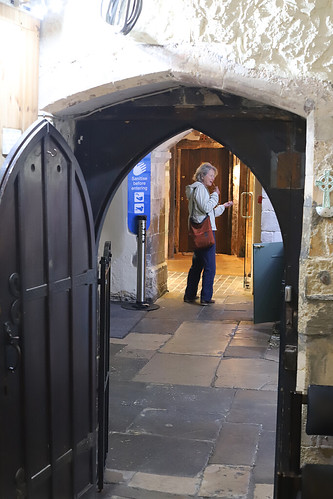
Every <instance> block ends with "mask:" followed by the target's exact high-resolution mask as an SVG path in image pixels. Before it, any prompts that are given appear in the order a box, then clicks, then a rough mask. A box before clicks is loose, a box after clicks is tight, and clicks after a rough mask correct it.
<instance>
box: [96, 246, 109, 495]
mask: <svg viewBox="0 0 333 499" xmlns="http://www.w3.org/2000/svg"><path fill="white" fill-rule="evenodd" d="M99 264H100V277H99V281H98V283H99V289H100V293H99V302H100V304H99V343H98V451H97V487H98V490H99V491H101V490H102V489H103V482H104V468H105V463H106V456H107V453H108V433H109V432H108V421H109V364H110V284H111V242H110V241H106V242H105V244H104V253H103V256H102V257H101V259H100V262H99Z"/></svg>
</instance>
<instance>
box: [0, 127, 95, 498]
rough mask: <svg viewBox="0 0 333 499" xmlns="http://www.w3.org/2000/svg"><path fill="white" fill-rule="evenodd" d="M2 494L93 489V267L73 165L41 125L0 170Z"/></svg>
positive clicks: (56, 137)
mask: <svg viewBox="0 0 333 499" xmlns="http://www.w3.org/2000/svg"><path fill="white" fill-rule="evenodd" d="M0 219H1V224H0V241H1V244H0V318H1V329H2V331H1V335H0V338H1V340H0V379H1V390H0V402H1V412H0V418H1V422H0V449H1V450H0V452H1V454H0V466H1V468H0V497H1V498H2V499H12V498H13V499H14V498H17V497H20V498H21V497H22V498H23V497H25V498H33V499H36V498H40V499H48V498H61V499H66V498H68V499H70V498H77V497H90V496H92V495H93V494H94V493H95V484H96V416H95V413H96V344H95V339H96V284H97V274H96V264H95V258H96V254H95V239H94V233H93V222H92V216H91V209H90V202H89V197H88V194H87V191H86V187H85V182H84V179H83V177H82V174H81V171H80V168H79V165H78V163H77V161H76V160H75V157H74V155H73V154H72V152H71V151H70V149H69V147H68V146H67V144H66V143H65V141H64V140H63V138H62V137H61V135H60V134H59V133H58V132H57V131H56V130H55V128H54V127H53V126H52V125H51V124H49V123H48V122H47V121H45V120H44V121H42V122H40V123H37V124H36V125H34V126H33V127H32V128H31V129H30V130H28V131H27V132H26V134H25V135H24V136H23V138H22V140H21V142H20V144H19V145H18V147H17V149H16V150H15V152H13V153H11V154H10V156H9V157H8V158H7V160H6V162H5V164H4V166H3V167H2V169H1V171H0Z"/></svg>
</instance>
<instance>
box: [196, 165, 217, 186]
mask: <svg viewBox="0 0 333 499" xmlns="http://www.w3.org/2000/svg"><path fill="white" fill-rule="evenodd" d="M209 170H214V173H215V177H216V175H217V169H216V168H215V166H213V165H211V164H210V163H201V165H200V166H199V167H198V168H197V169H196V171H195V174H194V175H193V180H194V181H196V180H197V181H198V182H202V181H203V178H204V177H205V176H206V175H207V173H208V172H209Z"/></svg>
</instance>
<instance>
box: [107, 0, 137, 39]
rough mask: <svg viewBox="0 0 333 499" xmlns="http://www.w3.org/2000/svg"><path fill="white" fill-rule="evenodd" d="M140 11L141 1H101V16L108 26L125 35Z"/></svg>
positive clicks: (131, 27)
mask: <svg viewBox="0 0 333 499" xmlns="http://www.w3.org/2000/svg"><path fill="white" fill-rule="evenodd" d="M141 10H142V0H102V2H101V15H102V17H103V19H105V21H106V22H107V23H108V24H111V25H112V26H115V27H116V28H117V29H118V31H119V32H120V33H122V34H123V35H127V34H128V33H129V32H130V31H131V30H132V29H133V27H134V25H135V23H136V22H137V20H138V18H139V16H140V14H141Z"/></svg>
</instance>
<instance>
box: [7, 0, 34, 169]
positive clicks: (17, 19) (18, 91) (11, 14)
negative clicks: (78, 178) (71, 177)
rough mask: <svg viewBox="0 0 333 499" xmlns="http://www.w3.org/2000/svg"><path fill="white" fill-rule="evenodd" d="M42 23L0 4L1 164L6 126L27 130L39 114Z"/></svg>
mask: <svg viewBox="0 0 333 499" xmlns="http://www.w3.org/2000/svg"><path fill="white" fill-rule="evenodd" d="M39 28H40V23H39V21H38V20H37V19H34V18H33V17H31V16H30V15H28V14H26V13H25V12H22V11H20V10H18V9H15V8H13V7H10V6H9V5H4V4H0V43H1V56H0V110H1V112H0V151H1V155H0V166H1V164H2V163H3V161H4V156H3V155H2V130H3V128H16V129H20V130H22V132H24V131H25V130H26V129H27V128H28V127H29V126H30V125H31V124H32V123H33V122H34V121H36V119H37V117H38V63H39V61H38V56H39Z"/></svg>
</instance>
